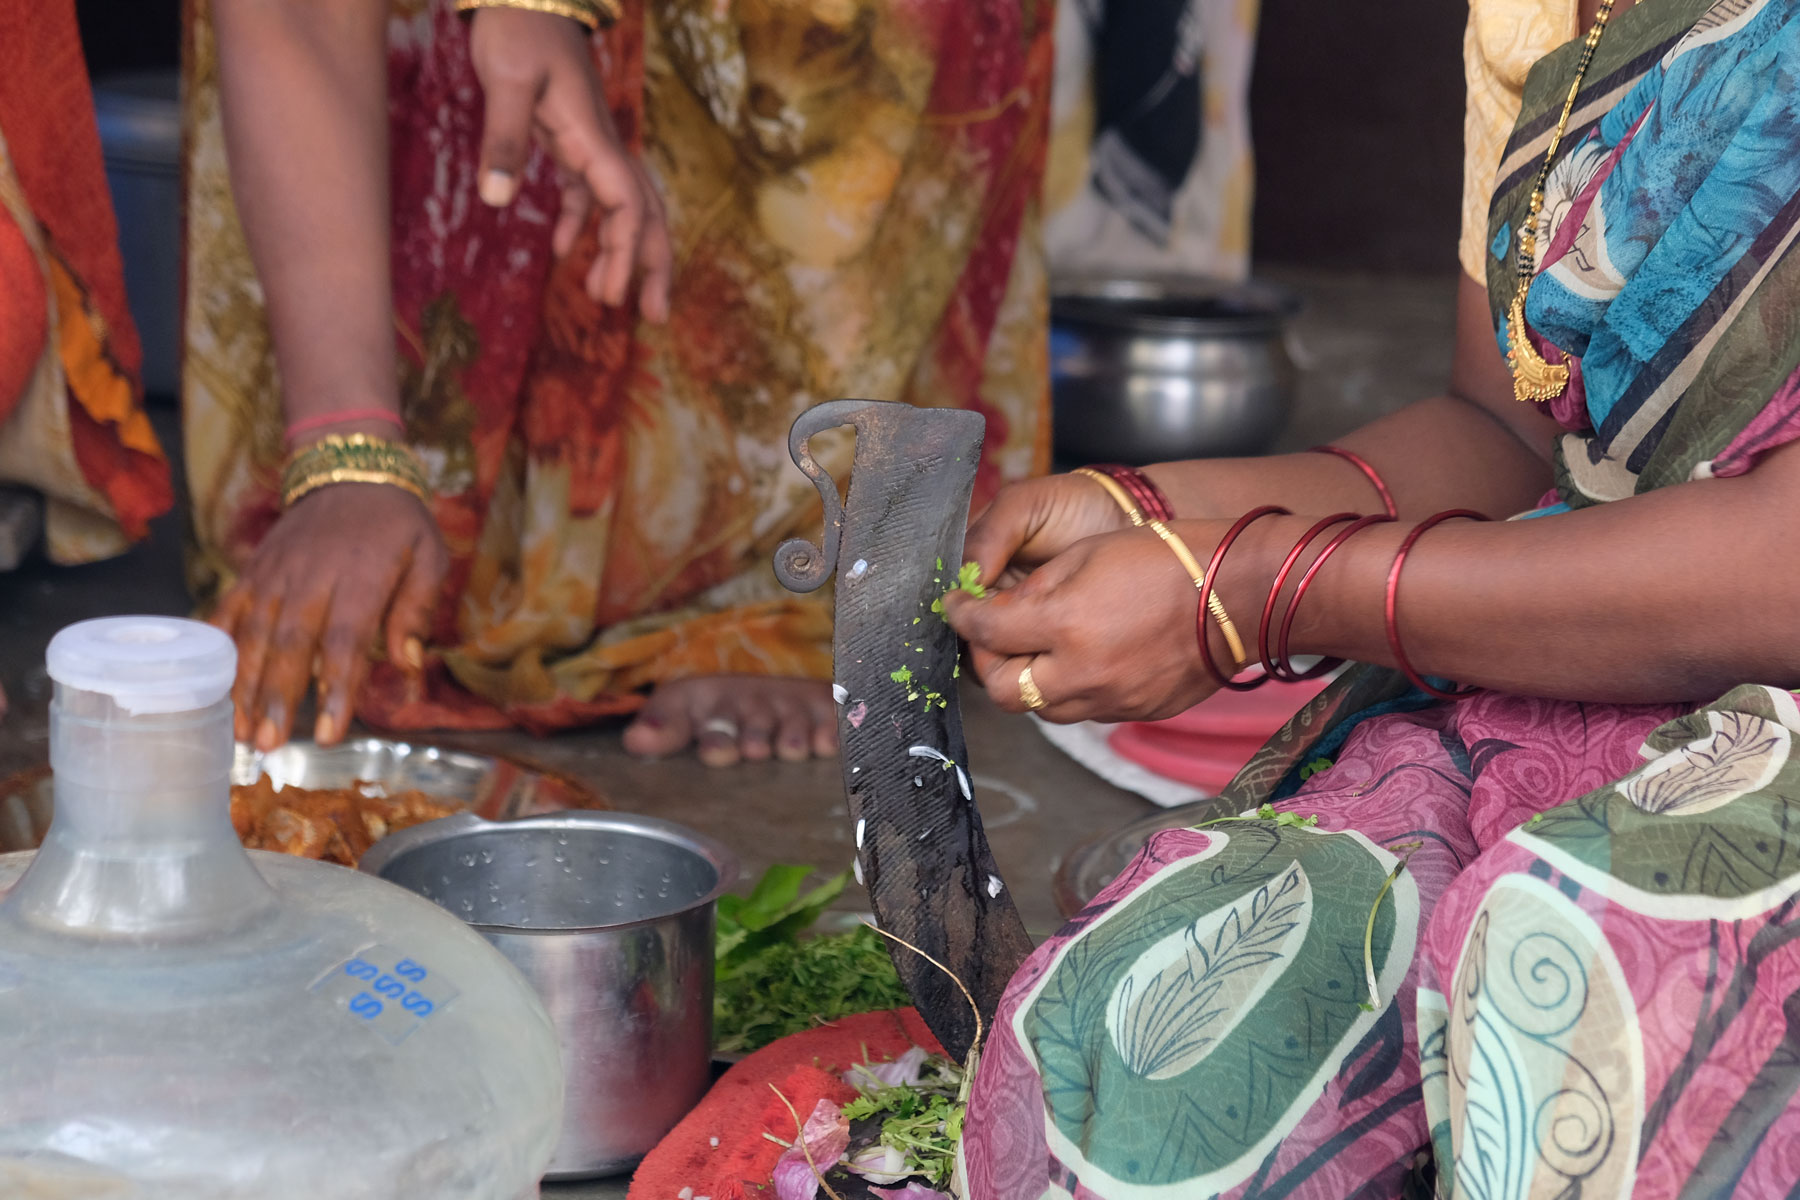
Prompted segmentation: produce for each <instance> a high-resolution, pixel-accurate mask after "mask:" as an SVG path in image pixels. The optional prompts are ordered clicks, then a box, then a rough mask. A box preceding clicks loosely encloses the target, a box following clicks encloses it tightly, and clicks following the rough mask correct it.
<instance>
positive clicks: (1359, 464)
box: [1312, 446, 1400, 517]
mask: <svg viewBox="0 0 1800 1200" xmlns="http://www.w3.org/2000/svg"><path fill="white" fill-rule="evenodd" d="M1312 449H1313V453H1314V454H1335V455H1337V456H1338V457H1339V458H1341V459H1343V460H1344V461H1345V462H1347V463H1349V464H1350V465H1351V466H1353V467H1355V468H1356V469H1357V470H1359V471H1361V472H1362V473H1363V474H1364V475H1367V476H1368V477H1369V482H1370V483H1372V484H1374V485H1375V490H1376V491H1377V492H1379V493H1380V494H1381V507H1382V508H1384V509H1386V510H1387V515H1388V516H1390V517H1397V516H1399V515H1400V509H1399V508H1398V507H1396V506H1395V504H1394V493H1392V492H1390V491H1388V485H1387V483H1386V482H1385V481H1383V480H1382V478H1381V473H1380V472H1378V471H1377V470H1376V469H1375V468H1374V467H1371V466H1370V465H1369V463H1368V460H1367V459H1365V458H1363V456H1362V455H1360V454H1358V453H1356V452H1355V451H1354V450H1346V449H1344V448H1343V447H1342V446H1314V447H1313V448H1312Z"/></svg>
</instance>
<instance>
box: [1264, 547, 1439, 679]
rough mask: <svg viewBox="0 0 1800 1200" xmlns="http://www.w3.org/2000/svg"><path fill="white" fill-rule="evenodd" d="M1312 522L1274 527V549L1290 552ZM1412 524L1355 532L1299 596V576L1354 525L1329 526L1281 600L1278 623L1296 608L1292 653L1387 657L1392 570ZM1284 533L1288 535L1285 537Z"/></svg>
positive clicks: (1381, 659) (1291, 631)
mask: <svg viewBox="0 0 1800 1200" xmlns="http://www.w3.org/2000/svg"><path fill="white" fill-rule="evenodd" d="M1377 515H1378V514H1377ZM1307 525H1308V522H1307V521H1305V520H1295V521H1292V522H1291V523H1290V524H1289V527H1287V528H1284V529H1281V530H1279V531H1269V533H1270V535H1271V536H1273V537H1274V538H1276V539H1278V541H1277V546H1278V548H1277V549H1276V550H1275V551H1274V552H1275V553H1278V554H1280V555H1281V556H1282V557H1285V556H1286V554H1287V552H1288V551H1289V550H1291V549H1292V548H1293V545H1294V542H1295V541H1297V540H1298V539H1299V538H1300V537H1301V536H1302V535H1303V534H1304V533H1305V532H1306V528H1307ZM1410 528H1411V523H1410V522H1404V521H1383V522H1379V523H1370V524H1367V525H1365V526H1363V527H1362V528H1360V529H1357V530H1356V531H1355V532H1353V533H1349V536H1348V537H1346V538H1345V539H1344V540H1343V541H1342V543H1341V544H1339V545H1338V546H1337V547H1336V548H1334V549H1332V550H1331V551H1330V554H1329V556H1328V557H1326V558H1325V561H1324V562H1323V564H1321V565H1320V566H1319V569H1318V571H1317V572H1316V573H1315V574H1314V575H1313V577H1312V579H1311V580H1310V582H1309V583H1308V584H1307V586H1306V590H1305V593H1304V594H1303V595H1300V596H1299V597H1298V598H1297V599H1296V598H1295V595H1294V593H1295V592H1296V590H1297V585H1298V581H1299V580H1301V579H1302V578H1304V576H1305V575H1306V573H1307V571H1308V570H1310V569H1311V568H1312V566H1313V564H1314V563H1316V562H1318V560H1319V558H1320V557H1321V556H1322V555H1325V553H1326V548H1327V547H1329V546H1330V545H1331V543H1332V542H1333V541H1334V540H1335V539H1336V537H1337V535H1339V534H1342V533H1346V532H1348V531H1349V530H1350V529H1351V526H1350V525H1344V526H1340V527H1338V528H1337V529H1334V530H1329V531H1327V532H1325V533H1323V534H1321V535H1320V536H1319V537H1317V538H1316V539H1315V540H1314V541H1313V544H1312V545H1311V546H1309V547H1308V548H1307V549H1306V551H1305V553H1303V554H1302V556H1301V557H1300V560H1299V562H1298V563H1296V564H1295V568H1294V570H1293V572H1292V573H1291V574H1290V575H1289V583H1288V585H1287V587H1286V588H1285V589H1284V593H1285V594H1284V595H1283V596H1282V597H1280V598H1279V600H1278V601H1277V604H1276V614H1277V616H1276V620H1277V621H1278V622H1279V621H1280V620H1281V619H1282V614H1284V613H1287V612H1289V610H1290V606H1291V608H1292V624H1291V626H1290V629H1289V637H1288V651H1289V653H1290V654H1292V655H1319V656H1322V657H1327V658H1342V659H1349V660H1351V661H1355V662H1374V663H1385V662H1386V661H1387V653H1386V638H1385V629H1386V626H1385V621H1384V615H1383V614H1384V604H1385V600H1386V594H1387V591H1386V589H1387V572H1388V567H1389V566H1390V565H1391V564H1392V563H1393V561H1394V553H1395V551H1396V550H1397V549H1398V548H1399V545H1400V541H1401V539H1402V538H1404V537H1405V536H1406V534H1407V531H1408V530H1409V529H1410ZM1283 538H1285V540H1279V539H1283Z"/></svg>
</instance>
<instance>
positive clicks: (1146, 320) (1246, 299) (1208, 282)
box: [1050, 273, 1301, 337]
mask: <svg viewBox="0 0 1800 1200" xmlns="http://www.w3.org/2000/svg"><path fill="white" fill-rule="evenodd" d="M1050 295H1051V298H1050V319H1051V323H1052V324H1056V325H1065V326H1078V327H1083V328H1091V329H1104V330H1108V331H1116V332H1122V333H1127V334H1131V333H1137V334H1177V335H1188V336H1192V335H1196V334H1197V335H1203V336H1208V337H1259V336H1260V337H1267V336H1271V335H1273V334H1275V333H1278V332H1279V331H1280V329H1281V326H1282V324H1283V322H1285V321H1287V320H1288V319H1290V318H1291V317H1293V316H1294V315H1295V314H1296V313H1298V312H1299V311H1300V308H1301V302H1300V297H1299V296H1298V295H1297V294H1295V293H1294V292H1292V291H1289V290H1288V289H1287V288H1284V287H1281V286H1280V285H1279V284H1274V283H1269V282H1267V281H1264V280H1259V279H1251V280H1246V281H1244V282H1242V283H1232V282H1228V281H1225V280H1219V279H1208V278H1202V277H1193V276H1177V275H1159V274H1155V273H1142V274H1102V273H1082V274H1070V275H1061V276H1057V277H1056V278H1054V279H1052V280H1051V285H1050ZM1157 299H1167V300H1184V299H1186V300H1231V301H1234V302H1236V303H1239V304H1241V305H1244V306H1245V307H1247V308H1250V309H1252V310H1253V311H1249V312H1244V313H1241V314H1234V315H1231V316H1219V317H1200V316H1192V317H1178V316H1164V315H1157V316H1147V315H1143V314H1135V313H1130V312H1126V311H1121V310H1120V309H1118V308H1116V307H1113V305H1114V304H1116V303H1117V302H1118V301H1122V300H1157Z"/></svg>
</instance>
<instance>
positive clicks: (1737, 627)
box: [1224, 452, 1800, 702]
mask: <svg viewBox="0 0 1800 1200" xmlns="http://www.w3.org/2000/svg"><path fill="white" fill-rule="evenodd" d="M1795 457H1796V456H1795V454H1794V453H1792V452H1783V453H1782V454H1778V455H1776V456H1772V457H1771V459H1770V460H1768V461H1767V462H1766V463H1765V464H1764V466H1763V467H1761V468H1759V470H1758V472H1757V473H1755V474H1753V475H1751V476H1746V477H1743V478H1738V479H1726V480H1710V481H1706V482H1702V483H1692V484H1684V485H1681V486H1678V487H1672V488H1668V489H1665V490H1662V491H1658V492H1653V493H1649V494H1646V495H1642V496H1636V497H1632V498H1630V499H1627V500H1622V501H1617V502H1614V503H1611V504H1605V505H1601V506H1598V507H1596V508H1591V509H1585V510H1581V511H1578V512H1574V513H1569V514H1566V515H1560V516H1554V517H1548V518H1541V519H1537V520H1531V521H1515V522H1501V523H1492V524H1479V523H1475V522H1469V521H1452V522H1447V523H1445V524H1443V525H1440V526H1438V527H1437V528H1435V529H1433V530H1431V531H1430V532H1428V533H1427V534H1425V535H1424V537H1423V538H1422V539H1421V540H1420V541H1419V542H1418V543H1417V544H1416V546H1415V547H1414V549H1413V551H1412V552H1411V553H1410V554H1409V556H1408V557H1407V559H1406V562H1405V564H1404V569H1403V572H1402V575H1401V579H1400V584H1399V588H1398V592H1397V616H1398V620H1397V627H1398V630H1399V633H1400V636H1401V639H1402V644H1403V647H1404V650H1405V652H1406V656H1407V658H1408V659H1409V660H1410V662H1411V664H1412V666H1413V668H1414V669H1415V670H1417V671H1419V672H1420V673H1421V674H1424V675H1428V676H1436V677H1440V678H1445V679H1452V680H1456V681H1458V682H1461V683H1468V684H1476V685H1481V686H1484V687H1489V688H1494V689H1498V690H1502V691H1508V692H1514V693H1520V694H1527V695H1537V696H1549V697H1557V698H1565V699H1583V700H1604V701H1614V702H1656V701H1673V700H1705V699H1711V698H1713V697H1714V696H1717V695H1718V694H1720V693H1721V692H1722V691H1724V690H1726V689H1728V688H1729V687H1731V686H1733V685H1735V684H1738V683H1743V682H1749V681H1754V682H1759V683H1769V684H1774V685H1776V686H1783V687H1786V686H1793V685H1797V684H1800V632H1797V627H1796V623H1795V618H1794V616H1793V605H1792V599H1791V598H1792V597H1793V596H1794V595H1795V594H1797V593H1800V556H1797V555H1795V553H1794V542H1795V539H1794V534H1795V528H1794V524H1795V523H1794V521H1793V520H1792V519H1791V517H1790V514H1792V513H1793V512H1795V511H1796V508H1795V501H1796V498H1800V488H1795V487H1792V486H1791V485H1790V482H1789V481H1788V480H1787V479H1785V478H1783V477H1782V472H1783V471H1784V470H1787V471H1788V472H1789V473H1793V474H1800V472H1795V471H1792V466H1793V465H1795V464H1794V463H1793V460H1794V459H1795ZM1782 458H1786V459H1787V460H1789V462H1788V463H1781V462H1778V461H1777V460H1778V459H1782ZM1790 493H1794V494H1790ZM1307 524H1308V522H1306V521H1305V520H1302V519H1298V518H1279V519H1278V518H1270V519H1267V520H1265V521H1262V522H1258V523H1257V525H1256V526H1253V527H1252V531H1251V533H1249V534H1247V535H1246V537H1245V538H1244V540H1243V543H1242V544H1243V547H1244V550H1245V552H1246V553H1245V557H1244V558H1243V559H1242V560H1240V563H1241V565H1240V566H1232V565H1230V564H1229V560H1228V565H1227V567H1226V568H1225V571H1224V574H1225V576H1226V577H1227V578H1229V579H1231V580H1233V581H1234V582H1231V583H1228V584H1227V585H1226V586H1228V587H1230V588H1231V589H1233V594H1234V599H1233V605H1234V611H1242V612H1243V614H1244V616H1245V617H1246V618H1247V619H1248V620H1249V623H1250V625H1251V629H1252V631H1253V630H1254V624H1255V618H1256V617H1259V616H1260V613H1261V609H1262V601H1263V599H1264V597H1265V596H1266V595H1267V590H1268V583H1269V580H1271V579H1272V578H1273V575H1274V573H1275V570H1276V569H1277V568H1278V567H1279V565H1280V563H1281V561H1282V559H1283V558H1284V557H1285V555H1286V553H1287V551H1288V550H1289V548H1290V547H1291V546H1292V545H1293V544H1294V542H1295V541H1296V540H1297V539H1298V537H1299V536H1300V535H1301V533H1302V532H1304V530H1305V528H1306V526H1307ZM1413 524H1414V522H1411V521H1400V522H1396V523H1393V524H1388V525H1381V526H1377V527H1374V528H1372V529H1369V530H1366V531H1365V532H1363V533H1361V534H1358V535H1357V536H1356V537H1354V538H1353V539H1351V540H1350V541H1348V542H1346V543H1345V544H1344V546H1343V547H1342V549H1341V550H1340V551H1339V552H1337V553H1336V554H1334V555H1332V556H1331V558H1330V559H1328V560H1327V562H1326V564H1325V566H1324V567H1323V568H1322V569H1321V571H1320V572H1319V575H1318V576H1317V578H1316V579H1315V580H1314V581H1313V584H1312V586H1311V587H1310V588H1309V590H1308V592H1307V595H1306V597H1305V598H1304V600H1303V601H1302V603H1301V604H1300V606H1299V608H1298V610H1297V613H1296V618H1295V627H1294V634H1293V640H1292V643H1291V646H1290V649H1291V651H1292V652H1293V653H1296V654H1323V655H1330V656H1333V657H1339V658H1346V659H1351V660H1355V661H1362V662H1376V663H1383V664H1387V665H1394V656H1393V654H1392V652H1391V651H1390V649H1389V645H1388V638H1387V633H1386V622H1385V613H1384V605H1385V597H1386V591H1387V581H1388V574H1389V569H1390V567H1391V566H1392V564H1393V561H1394V556H1395V552H1396V550H1397V549H1398V547H1399V545H1400V542H1401V540H1402V539H1403V538H1404V537H1405V535H1406V533H1407V532H1408V531H1409V530H1410V529H1411V528H1412V526H1413ZM1327 540H1328V536H1321V537H1320V538H1319V539H1318V542H1317V543H1315V545H1314V548H1313V551H1312V552H1311V553H1309V555H1308V557H1307V559H1305V560H1303V565H1304V562H1306V561H1310V559H1311V556H1312V554H1316V553H1317V551H1318V550H1319V549H1321V548H1322V547H1323V545H1324V544H1325V542H1326V541H1327ZM1237 554H1238V552H1237V551H1233V552H1232V555H1231V556H1230V557H1231V558H1236V557H1237ZM1298 574H1299V572H1298V571H1297V572H1296V573H1295V577H1296V579H1297V577H1298ZM1287 591H1288V593H1289V594H1291V592H1292V584H1290V585H1289V588H1288V589H1287ZM1285 603H1286V602H1285V600H1284V601H1283V607H1285Z"/></svg>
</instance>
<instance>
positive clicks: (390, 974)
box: [311, 946, 457, 1046]
mask: <svg viewBox="0 0 1800 1200" xmlns="http://www.w3.org/2000/svg"><path fill="white" fill-rule="evenodd" d="M311 990H312V991H314V992H316V993H320V994H321V995H323V996H324V997H325V998H326V999H329V1000H331V1001H333V1002H335V1003H338V1004H341V1005H342V1006H343V1008H344V1011H345V1012H346V1013H347V1014H349V1016H350V1017H351V1018H352V1019H354V1020H355V1021H356V1022H357V1023H359V1024H363V1025H366V1026H368V1027H369V1028H370V1029H371V1030H373V1031H374V1032H375V1033H377V1034H379V1035H380V1036H381V1037H383V1038H385V1039H386V1040H387V1041H389V1042H392V1043H393V1044H394V1045H396V1046H397V1045H399V1044H400V1043H401V1042H403V1041H405V1040H406V1039H407V1038H408V1037H410V1036H411V1035H412V1033H413V1031H414V1030H416V1029H418V1027H419V1026H420V1025H422V1024H423V1023H424V1022H426V1021H428V1020H430V1019H431V1015H432V1014H433V1013H435V1012H437V1011H439V1010H440V1009H442V1008H443V1007H444V1005H446V1004H448V1003H449V1002H450V1001H451V1000H452V999H454V998H455V997H456V994H457V993H456V989H455V988H454V987H452V986H451V985H450V984H449V982H448V981H447V980H445V979H444V978H443V977H442V976H441V975H435V974H433V973H432V971H431V970H430V968H428V967H426V966H425V964H423V963H421V962H420V961H419V960H417V959H415V958H412V957H409V956H407V955H405V954H403V953H401V952H399V951H396V950H394V949H392V948H390V947H387V946H370V947H368V948H367V949H365V950H363V951H361V952H360V953H358V954H355V955H353V956H352V957H350V958H348V959H346V960H344V961H343V962H342V963H339V964H338V965H337V966H336V967H334V968H333V969H332V970H330V971H327V972H326V973H325V974H324V975H322V976H320V978H319V979H318V980H317V981H316V982H315V983H314V984H313V985H312V988H311Z"/></svg>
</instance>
